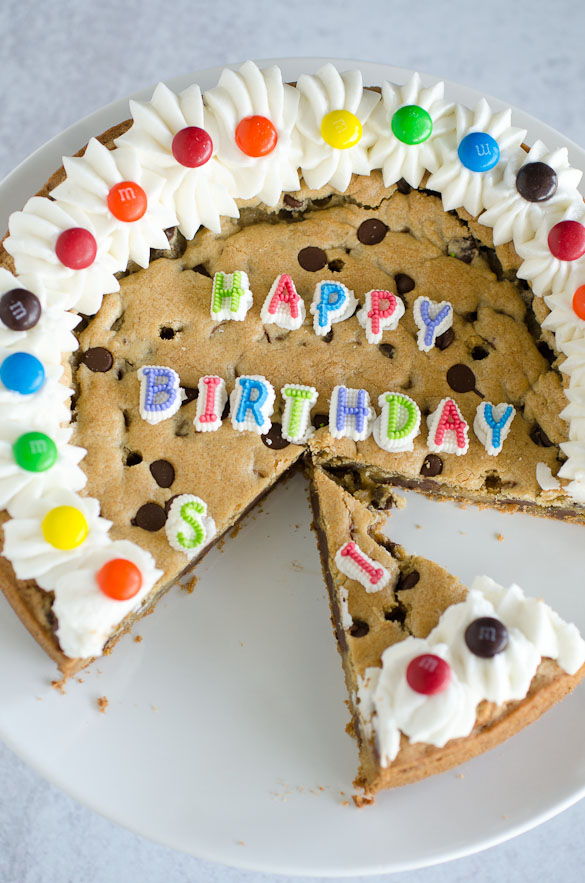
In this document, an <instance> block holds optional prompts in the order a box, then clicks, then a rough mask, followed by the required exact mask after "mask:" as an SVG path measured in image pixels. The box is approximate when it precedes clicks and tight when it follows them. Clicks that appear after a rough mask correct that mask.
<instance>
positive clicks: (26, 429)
mask: <svg viewBox="0 0 585 883" xmlns="http://www.w3.org/2000/svg"><path fill="white" fill-rule="evenodd" d="M47 422H48V421H46V420H42V418H39V419H37V421H35V423H34V424H32V425H31V424H28V425H23V424H21V423H20V422H18V423H17V422H15V421H13V420H6V421H4V422H3V423H2V425H1V426H0V509H6V510H7V511H8V513H9V514H10V515H11V516H12V517H15V518H16V517H18V516H21V517H26V516H28V515H30V514H31V513H33V512H36V511H37V509H38V506H39V502H40V500H41V499H42V498H43V497H44V496H45V495H46V494H47V493H48V492H50V491H52V490H58V489H60V488H68V489H69V490H71V491H79V490H81V488H82V487H84V486H85V484H86V482H87V477H86V475H85V473H84V472H83V470H82V469H80V468H79V462H80V461H81V460H82V459H83V457H85V454H86V451H85V449H84V448H80V447H77V446H76V445H70V444H69V440H70V439H71V435H72V433H73V430H72V429H71V428H69V427H68V428H63V427H59V426H55V425H52V426H51V425H47ZM21 450H24V454H22V453H20V452H21ZM19 461H20V463H22V464H24V465H20V463H19ZM39 467H40V468H39Z"/></svg>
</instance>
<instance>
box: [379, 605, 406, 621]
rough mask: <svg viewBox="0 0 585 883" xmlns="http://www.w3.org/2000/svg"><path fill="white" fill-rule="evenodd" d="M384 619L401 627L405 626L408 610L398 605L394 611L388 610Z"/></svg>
mask: <svg viewBox="0 0 585 883" xmlns="http://www.w3.org/2000/svg"><path fill="white" fill-rule="evenodd" d="M384 619H385V620H387V622H397V623H398V624H399V625H404V622H405V620H406V608H404V607H402V606H401V605H400V604H397V605H396V607H393V608H392V610H386V611H385V612H384Z"/></svg>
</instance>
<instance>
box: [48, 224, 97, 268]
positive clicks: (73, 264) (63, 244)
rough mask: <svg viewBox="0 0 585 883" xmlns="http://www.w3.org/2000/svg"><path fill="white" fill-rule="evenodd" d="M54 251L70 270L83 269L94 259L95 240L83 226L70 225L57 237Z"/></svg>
mask: <svg viewBox="0 0 585 883" xmlns="http://www.w3.org/2000/svg"><path fill="white" fill-rule="evenodd" d="M55 253H56V255H57V257H58V258H59V260H60V261H61V263H62V264H63V265H64V266H65V267H69V269H70V270H84V269H85V268H86V267H90V266H91V265H92V264H93V262H94V261H95V256H96V254H97V242H96V241H95V238H94V236H92V234H91V233H90V232H89V230H86V229H85V228H84V227H70V229H69V230H64V231H63V233H61V235H60V236H59V238H58V239H57V243H56V245H55Z"/></svg>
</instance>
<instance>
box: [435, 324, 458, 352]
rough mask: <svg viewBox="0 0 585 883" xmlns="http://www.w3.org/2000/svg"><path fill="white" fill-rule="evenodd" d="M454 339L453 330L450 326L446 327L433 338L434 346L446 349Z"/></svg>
mask: <svg viewBox="0 0 585 883" xmlns="http://www.w3.org/2000/svg"><path fill="white" fill-rule="evenodd" d="M454 340H455V332H454V331H453V329H452V328H447V330H446V331H443V333H442V334H439V336H438V337H436V338H435V346H436V347H438V348H439V349H440V350H446V349H447V347H448V346H451V344H452V343H453V341H454Z"/></svg>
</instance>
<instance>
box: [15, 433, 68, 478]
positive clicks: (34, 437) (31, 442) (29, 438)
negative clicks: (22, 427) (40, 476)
mask: <svg viewBox="0 0 585 883" xmlns="http://www.w3.org/2000/svg"><path fill="white" fill-rule="evenodd" d="M12 452H13V454H14V459H15V460H16V463H17V464H18V465H19V466H20V468H21V469H26V470H27V472H46V471H47V469H50V468H51V466H54V465H55V462H56V460H57V445H56V444H55V442H54V441H53V439H52V438H49V436H48V435H45V433H44V432H25V434H24V435H21V436H19V437H18V438H17V439H16V441H15V442H14V444H13V446H12Z"/></svg>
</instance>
